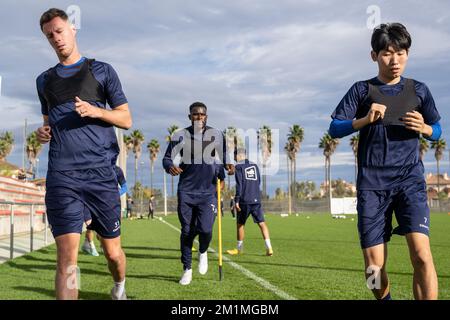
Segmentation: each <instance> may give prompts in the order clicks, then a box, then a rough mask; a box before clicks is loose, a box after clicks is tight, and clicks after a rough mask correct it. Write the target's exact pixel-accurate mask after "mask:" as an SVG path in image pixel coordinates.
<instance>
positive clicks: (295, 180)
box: [293, 156, 297, 198]
mask: <svg viewBox="0 0 450 320" xmlns="http://www.w3.org/2000/svg"><path fill="white" fill-rule="evenodd" d="M293 162H294V163H293V164H294V174H293V175H294V190H295V188H296V184H295V183H296V182H297V156H294V161H293ZM294 197H295V198H296V197H297V194H295V195H294Z"/></svg>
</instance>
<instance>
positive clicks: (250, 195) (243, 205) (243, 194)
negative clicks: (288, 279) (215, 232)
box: [227, 148, 273, 256]
mask: <svg viewBox="0 0 450 320" xmlns="http://www.w3.org/2000/svg"><path fill="white" fill-rule="evenodd" d="M236 160H237V163H236V173H235V175H234V177H235V179H236V196H235V197H234V201H235V206H236V209H237V218H236V224H237V248H236V249H232V250H227V253H228V254H230V255H236V254H242V253H243V252H244V237H245V229H244V227H245V222H246V221H247V219H248V217H249V216H250V215H251V216H252V218H253V222H254V223H256V224H258V227H259V229H260V230H261V235H262V237H263V239H264V243H265V246H266V255H267V256H272V255H273V249H272V244H271V243H270V236H269V228H268V227H267V224H266V222H265V219H264V213H263V210H262V207H261V191H260V189H259V187H260V184H261V174H260V173H259V168H258V166H257V165H256V163H253V162H250V161H249V160H248V159H247V156H246V151H245V149H243V148H240V149H238V150H237V155H236Z"/></svg>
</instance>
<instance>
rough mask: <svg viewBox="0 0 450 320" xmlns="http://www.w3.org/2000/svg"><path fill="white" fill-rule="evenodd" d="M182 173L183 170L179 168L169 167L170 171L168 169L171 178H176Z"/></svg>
mask: <svg viewBox="0 0 450 320" xmlns="http://www.w3.org/2000/svg"><path fill="white" fill-rule="evenodd" d="M182 172H183V170H181V168H179V167H175V166H172V167H170V169H169V173H170V174H171V175H172V176H177V175H179V174H181V173H182Z"/></svg>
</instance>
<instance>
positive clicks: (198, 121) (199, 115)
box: [189, 107, 208, 129]
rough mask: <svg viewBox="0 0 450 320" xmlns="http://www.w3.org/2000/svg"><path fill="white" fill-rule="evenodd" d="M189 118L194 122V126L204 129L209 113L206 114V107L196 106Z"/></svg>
mask: <svg viewBox="0 0 450 320" xmlns="http://www.w3.org/2000/svg"><path fill="white" fill-rule="evenodd" d="M189 119H190V120H191V122H192V126H193V127H194V128H196V129H204V128H205V126H206V120H207V119H208V115H207V114H206V109H205V108H203V107H195V108H193V109H192V111H191V113H190V114H189Z"/></svg>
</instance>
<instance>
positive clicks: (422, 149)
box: [419, 136, 430, 160]
mask: <svg viewBox="0 0 450 320" xmlns="http://www.w3.org/2000/svg"><path fill="white" fill-rule="evenodd" d="M429 148H430V145H429V144H428V140H427V139H425V138H424V137H422V136H420V138H419V154H420V160H423V157H424V156H425V153H427V151H428V149H429Z"/></svg>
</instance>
